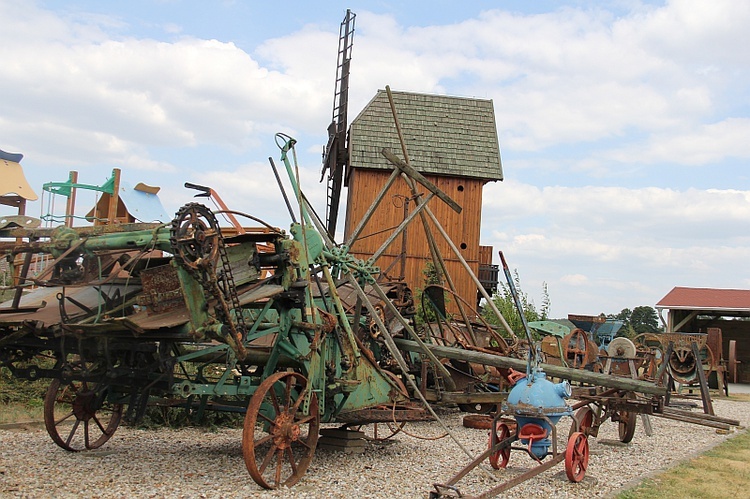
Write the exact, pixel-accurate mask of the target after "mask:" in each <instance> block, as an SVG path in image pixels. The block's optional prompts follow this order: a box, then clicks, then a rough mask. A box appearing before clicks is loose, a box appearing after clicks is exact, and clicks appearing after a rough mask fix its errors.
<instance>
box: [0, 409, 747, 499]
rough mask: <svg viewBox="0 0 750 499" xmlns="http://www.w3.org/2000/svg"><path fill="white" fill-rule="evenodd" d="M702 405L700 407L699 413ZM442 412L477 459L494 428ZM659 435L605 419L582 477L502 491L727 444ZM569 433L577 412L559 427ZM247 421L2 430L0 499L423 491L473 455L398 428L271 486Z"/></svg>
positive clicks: (734, 412)
mask: <svg viewBox="0 0 750 499" xmlns="http://www.w3.org/2000/svg"><path fill="white" fill-rule="evenodd" d="M714 408H715V410H716V413H717V415H719V416H724V417H729V418H734V419H739V420H740V421H741V424H742V425H743V426H744V427H746V426H747V425H748V424H749V423H750V403H748V402H734V401H728V400H715V401H714ZM695 412H698V411H697V410H695ZM439 414H440V415H441V417H442V418H443V420H444V421H445V422H446V424H447V425H448V427H450V428H451V430H452V431H454V432H455V435H456V437H457V439H458V440H459V441H460V442H461V443H462V445H463V446H465V447H466V448H467V449H468V450H469V451H470V452H472V453H473V455H478V454H479V453H481V452H483V451H484V449H485V448H486V445H487V431H486V430H474V429H468V428H464V427H463V425H462V418H463V416H464V413H461V412H458V411H454V410H451V409H440V410H439ZM651 420H652V425H653V430H654V431H653V435H652V436H651V437H648V436H646V435H645V434H644V432H643V429H642V426H641V423H640V419H639V421H638V428H637V430H636V435H635V438H634V439H633V441H632V442H631V443H630V444H627V445H625V444H621V443H620V442H619V441H618V439H617V426H616V425H615V424H614V423H612V422H611V421H608V422H605V423H604V424H603V425H602V427H601V429H600V431H599V436H598V438H596V439H594V438H591V439H589V443H590V454H591V458H590V462H589V467H588V471H587V474H586V477H585V478H584V480H583V481H582V482H580V483H578V484H573V483H570V482H569V481H568V480H567V478H566V476H565V469H564V464H559V465H557V466H555V467H553V468H551V469H550V470H548V471H546V472H544V473H542V474H541V475H539V476H537V477H536V478H534V479H531V480H528V481H526V482H524V483H522V484H521V485H518V486H517V487H515V488H513V489H511V490H510V491H509V492H507V493H505V494H504V495H503V497H518V498H532V497H566V498H574V497H581V498H583V497H586V498H588V497H606V496H608V495H611V494H612V493H614V492H616V491H617V490H619V489H621V488H622V487H623V486H624V485H626V484H627V485H629V486H630V485H632V484H633V483H634V481H637V480H639V479H642V478H644V477H645V476H647V475H648V474H650V473H653V472H654V471H658V470H661V469H664V468H668V467H671V466H674V465H675V464H676V463H678V462H680V461H682V460H684V459H686V458H688V457H690V456H692V455H694V454H695V453H697V452H701V451H704V450H706V449H707V448H709V447H711V446H713V445H715V444H717V443H719V442H721V441H723V440H724V439H726V438H729V437H731V434H730V435H723V434H721V433H719V432H717V431H716V430H714V429H712V428H707V427H703V426H697V425H693V424H688V423H681V422H676V421H670V420H667V419H662V418H652V419H651ZM558 427H559V430H561V431H560V433H564V434H565V435H567V433H568V428H569V427H570V419H569V418H564V419H563V420H561V422H560V423H559V425H558ZM405 429H406V430H407V431H408V432H409V433H411V434H413V435H419V436H425V437H427V436H436V435H438V434H440V433H442V432H441V431H440V427H439V426H438V425H437V423H409V424H407V425H406V428H405ZM241 438H242V430H241V429H222V430H219V431H217V432H206V431H202V430H199V429H180V430H169V429H160V430H137V429H131V428H125V427H123V428H120V429H118V430H117V433H116V434H115V435H114V436H113V437H112V439H111V440H110V441H109V442H108V443H107V444H105V445H104V446H103V447H102V448H101V449H98V450H95V451H89V452H81V453H69V452H66V451H64V450H62V449H60V448H58V447H57V446H56V445H55V444H54V443H53V442H52V441H51V440H50V438H49V437H48V436H47V433H46V431H45V430H44V428H43V427H27V428H24V429H20V430H8V429H0V497H24V498H35V497H53V496H54V497H77V498H87V497H92V498H94V497H96V498H100V497H101V498H105V497H106V498H110V497H112V498H117V497H159V498H161V497H174V498H179V497H191V498H192V497H208V498H220V497H232V498H235V497H289V498H304V497H342V498H343V497H346V498H350V497H384V498H385V497H388V498H414V497H427V495H428V493H429V491H430V490H432V484H433V483H435V482H445V481H447V480H449V479H450V478H451V477H452V476H453V475H454V474H455V473H456V472H457V471H459V470H460V469H461V468H462V467H463V466H465V465H466V464H467V463H468V462H469V458H468V457H467V456H466V455H465V454H464V453H463V451H461V450H460V448H459V447H458V446H457V445H456V444H455V443H454V442H453V441H452V440H451V439H450V438H447V437H446V438H442V439H439V440H425V439H418V438H414V437H412V436H409V435H404V434H399V435H397V436H396V437H394V439H393V441H391V442H389V443H388V444H374V443H372V442H369V443H368V445H367V447H366V449H365V452H364V453H363V454H359V455H351V454H343V453H341V452H336V451H327V450H323V449H318V450H317V451H316V453H315V457H314V459H313V462H312V464H311V466H310V468H309V469H308V471H307V474H306V475H305V476H304V477H303V479H302V480H301V481H300V483H298V484H297V485H296V486H294V487H292V488H291V489H283V490H276V491H264V490H262V489H261V488H260V487H259V486H258V485H256V484H255V482H253V480H252V479H251V478H250V476H249V474H248V473H247V470H246V469H245V465H244V461H243V459H242V449H241ZM533 466H534V462H533V461H531V459H530V458H529V457H528V456H527V455H526V454H524V453H522V452H518V451H513V452H512V453H511V458H510V463H509V466H508V468H507V469H505V470H497V471H495V470H491V468H489V466H485V469H487V470H489V471H488V472H485V471H482V470H474V471H473V472H472V473H470V474H469V475H468V476H467V477H465V478H464V479H463V480H462V481H460V482H459V486H460V489H461V491H462V492H463V493H465V494H466V493H468V494H476V493H479V492H482V491H484V490H487V489H489V488H491V487H493V486H496V485H498V484H500V483H502V482H503V481H505V480H508V479H510V478H512V477H514V476H517V475H518V474H520V473H522V472H524V471H526V470H528V469H530V468H532V467H533Z"/></svg>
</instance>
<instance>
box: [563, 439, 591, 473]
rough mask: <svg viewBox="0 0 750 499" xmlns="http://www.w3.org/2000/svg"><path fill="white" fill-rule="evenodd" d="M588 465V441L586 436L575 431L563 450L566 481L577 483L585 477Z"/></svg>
mask: <svg viewBox="0 0 750 499" xmlns="http://www.w3.org/2000/svg"><path fill="white" fill-rule="evenodd" d="M588 465H589V441H588V439H587V438H586V435H584V434H583V433H581V432H580V431H577V432H575V433H573V434H572V435H571V436H570V438H569V439H568V446H567V447H566V448H565V474H566V475H567V476H568V480H570V481H571V482H575V483H578V482H580V481H581V480H583V477H584V476H586V468H587V467H588Z"/></svg>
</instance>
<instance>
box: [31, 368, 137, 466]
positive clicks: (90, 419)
mask: <svg viewBox="0 0 750 499" xmlns="http://www.w3.org/2000/svg"><path fill="white" fill-rule="evenodd" d="M99 388H100V387H99V386H98V384H90V383H88V382H86V381H71V382H70V383H63V382H61V381H60V380H59V379H55V380H53V381H52V383H51V384H50V386H49V388H47V394H46V395H45V397H44V426H45V428H46V429H47V433H48V434H49V436H50V437H51V438H52V441H53V442H55V443H56V444H57V445H58V446H60V447H62V448H63V449H65V450H68V451H71V452H79V451H82V450H89V449H97V448H99V447H101V446H102V445H104V443H105V442H106V441H107V440H109V439H110V437H112V435H113V434H114V433H115V430H117V427H118V426H119V425H120V421H121V419H122V404H108V403H107V402H106V400H105V399H104V397H103V393H102V391H101V390H100V389H99Z"/></svg>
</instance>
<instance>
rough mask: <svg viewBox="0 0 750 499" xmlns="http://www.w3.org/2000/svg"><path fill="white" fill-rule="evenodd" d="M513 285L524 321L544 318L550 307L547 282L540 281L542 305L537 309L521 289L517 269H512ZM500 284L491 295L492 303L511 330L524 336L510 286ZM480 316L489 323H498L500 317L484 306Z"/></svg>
mask: <svg viewBox="0 0 750 499" xmlns="http://www.w3.org/2000/svg"><path fill="white" fill-rule="evenodd" d="M513 285H514V287H515V288H516V293H518V301H520V302H521V308H522V309H523V312H524V316H525V318H526V322H533V321H541V320H546V319H547V316H548V314H549V309H550V299H549V294H548V292H547V283H546V282H545V283H542V305H541V307H540V308H539V310H538V311H537V309H536V306H535V305H534V301H533V300H531V299H529V296H528V294H527V293H525V292H524V291H523V290H522V289H521V279H520V277H519V276H518V270H514V271H513ZM500 286H501V289H500V291H499V292H498V293H496V294H495V295H493V296H492V303H494V304H495V306H496V307H497V309H498V311H499V312H500V313H501V314H502V316H503V317H504V318H505V320H506V322H507V323H508V325H509V326H510V328H511V329H512V330H513V332H514V333H515V334H516V335H518V336H520V337H522V338H523V337H525V336H526V331H524V329H523V322H522V321H521V316H520V315H518V310H517V309H516V304H515V301H514V300H513V294H512V293H511V291H510V287H509V286H508V285H507V284H501V285H500ZM482 316H483V317H484V318H485V320H487V322H489V323H490V324H495V325H500V319H498V318H497V317H495V314H494V312H493V311H492V309H491V308H490V307H484V310H483V312H482ZM500 332H501V333H502V332H503V329H500Z"/></svg>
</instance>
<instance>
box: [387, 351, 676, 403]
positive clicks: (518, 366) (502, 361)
mask: <svg viewBox="0 0 750 499" xmlns="http://www.w3.org/2000/svg"><path fill="white" fill-rule="evenodd" d="M395 343H396V345H397V346H398V348H400V349H402V350H406V351H411V352H419V351H421V350H422V348H421V347H420V346H419V345H417V343H415V342H413V341H409V340H403V339H400V338H396V339H395ZM425 346H426V347H427V348H429V349H430V351H431V352H432V353H433V354H435V356H436V357H438V358H443V359H457V360H463V361H466V362H474V363H477V364H482V365H485V366H495V367H506V368H508V367H510V368H513V369H515V370H517V371H522V372H525V371H526V365H527V362H526V361H525V360H521V359H514V358H511V357H503V356H501V355H493V354H488V353H483V352H474V351H471V350H463V349H460V348H453V347H444V346H438V345H429V344H425ZM540 366H541V368H542V370H544V372H545V373H546V374H547V376H551V377H555V378H560V379H567V380H569V381H576V382H581V383H588V384H590V385H595V386H602V387H605V388H617V389H620V390H628V391H632V392H638V393H644V394H649V395H666V393H667V389H666V387H663V386H656V385H655V384H653V383H650V382H648V381H641V380H636V379H631V378H624V377H621V376H612V375H607V374H601V373H595V372H591V371H585V370H583V369H572V368H568V367H561V366H553V365H551V364H540Z"/></svg>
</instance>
